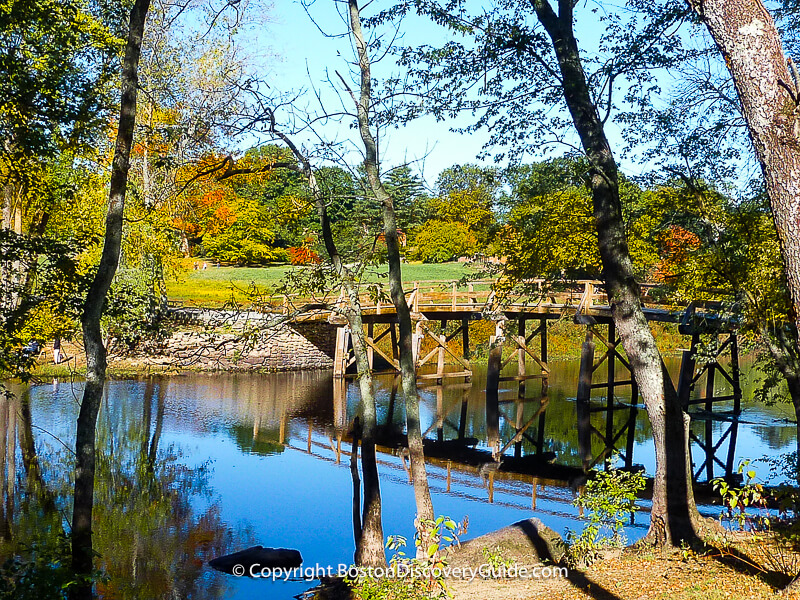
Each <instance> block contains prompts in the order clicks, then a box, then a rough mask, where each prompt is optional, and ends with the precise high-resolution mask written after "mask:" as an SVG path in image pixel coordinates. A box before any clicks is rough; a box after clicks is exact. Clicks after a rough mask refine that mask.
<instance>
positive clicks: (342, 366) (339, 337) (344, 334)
mask: <svg viewBox="0 0 800 600" xmlns="http://www.w3.org/2000/svg"><path fill="white" fill-rule="evenodd" d="M348 334H349V330H348V329H347V327H337V328H336V348H335V350H334V355H333V376H334V377H344V374H345V371H346V370H347V355H348V354H349V353H348V349H349V347H348V342H349V339H348Z"/></svg>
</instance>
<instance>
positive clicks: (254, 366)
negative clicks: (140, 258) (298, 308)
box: [147, 310, 336, 371]
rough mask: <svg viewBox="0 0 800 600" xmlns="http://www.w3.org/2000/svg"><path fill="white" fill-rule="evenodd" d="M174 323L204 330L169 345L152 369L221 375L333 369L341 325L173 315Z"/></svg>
mask: <svg viewBox="0 0 800 600" xmlns="http://www.w3.org/2000/svg"><path fill="white" fill-rule="evenodd" d="M171 316H172V317H173V322H176V323H178V324H181V325H190V324H191V325H199V326H200V327H199V328H197V327H193V328H191V329H189V328H188V327H187V328H186V329H185V330H183V331H176V332H175V333H173V334H172V336H171V337H169V338H168V339H167V340H165V342H164V344H163V345H162V347H161V348H160V351H159V352H158V353H157V354H156V355H152V356H150V357H148V359H147V362H149V363H150V364H153V365H162V366H175V367H179V368H180V367H187V368H192V367H194V368H201V369H211V370H214V369H219V370H226V371H231V370H243V371H244V370H262V371H299V370H305V369H330V368H331V367H332V366H333V355H334V346H335V343H336V326H335V325H331V324H330V323H328V322H326V321H322V322H316V321H315V322H304V323H290V324H285V323H284V324H275V323H274V322H272V321H273V318H272V317H270V316H268V315H255V314H249V315H246V316H237V317H235V318H233V319H230V318H227V317H229V315H228V314H226V313H222V312H221V311H198V310H193V311H191V313H189V312H188V311H173V314H171Z"/></svg>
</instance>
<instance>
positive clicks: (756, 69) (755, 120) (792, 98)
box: [687, 0, 800, 350]
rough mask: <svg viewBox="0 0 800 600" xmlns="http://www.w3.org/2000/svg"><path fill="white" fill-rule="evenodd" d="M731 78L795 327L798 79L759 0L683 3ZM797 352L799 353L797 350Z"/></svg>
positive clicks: (799, 295)
mask: <svg viewBox="0 0 800 600" xmlns="http://www.w3.org/2000/svg"><path fill="white" fill-rule="evenodd" d="M687 2H688V3H689V6H691V7H692V8H693V9H694V10H695V11H696V12H697V14H698V15H699V16H700V19H701V20H702V21H703V23H705V25H706V27H707V28H708V31H709V33H710V34H711V37H712V38H714V42H716V44H717V47H718V48H719V51H720V52H721V54H722V57H723V58H724V59H725V63H726V64H727V66H728V69H729V70H730V73H731V76H732V77H733V83H734V85H735V86H736V91H737V93H738V95H739V100H740V102H741V105H742V111H743V113H744V117H745V120H746V121H747V126H748V129H749V130H750V139H751V140H752V142H753V148H754V149H755V152H756V156H757V157H758V161H759V163H760V164H761V170H762V172H763V174H764V182H765V184H766V188H767V195H768V196H769V201H770V206H771V208H772V218H773V219H774V221H775V228H776V230H777V231H778V239H779V240H780V246H781V255H782V257H783V262H784V268H785V269H786V279H787V282H788V287H789V293H790V295H791V298H792V306H793V309H794V314H793V315H792V316H791V318H792V319H793V320H794V321H795V325H796V326H797V327H798V328H800V97H798V96H800V80H798V74H797V70H796V69H794V68H793V69H792V71H791V72H790V70H789V66H788V63H787V60H786V58H785V56H784V54H783V46H782V44H781V38H780V34H779V33H778V29H777V27H776V26H775V22H774V21H773V20H772V17H771V16H770V14H769V12H768V11H767V9H766V8H765V7H764V5H763V3H762V2H761V0H687ZM799 350H800V349H799Z"/></svg>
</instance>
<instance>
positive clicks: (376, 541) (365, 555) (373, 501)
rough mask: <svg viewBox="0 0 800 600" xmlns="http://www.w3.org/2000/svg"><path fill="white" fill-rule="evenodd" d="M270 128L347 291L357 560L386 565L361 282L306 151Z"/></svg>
mask: <svg viewBox="0 0 800 600" xmlns="http://www.w3.org/2000/svg"><path fill="white" fill-rule="evenodd" d="M269 116H270V123H271V131H272V133H273V134H275V135H276V136H277V137H278V138H280V139H281V140H282V141H283V142H284V143H285V144H286V145H287V146H288V147H289V149H290V150H291V151H292V153H293V154H294V156H295V158H296V159H297V160H298V161H299V162H300V164H301V165H302V169H301V170H302V172H303V174H304V175H305V177H306V179H307V180H308V186H309V189H310V190H311V196H312V198H313V199H314V206H315V208H316V211H317V218H318V220H319V224H320V229H321V231H322V241H323V244H324V245H325V251H326V252H327V254H328V257H329V258H330V260H331V263H332V264H333V268H334V271H335V272H336V275H337V278H338V280H339V281H340V282H341V284H342V287H343V289H344V292H345V296H346V300H347V306H346V307H345V309H344V311H343V312H344V316H345V318H346V319H347V323H348V325H349V327H350V333H351V335H352V339H353V354H355V357H356V367H357V369H358V385H359V392H360V395H361V416H362V418H363V424H362V426H361V467H362V470H363V475H364V507H363V511H362V512H363V515H362V523H361V528H360V530H361V533H360V536H359V538H360V541H359V542H358V543H357V544H356V563H357V564H359V565H363V566H373V567H382V566H386V554H385V552H384V549H383V523H382V510H381V491H380V479H379V477H378V461H377V457H376V455H375V436H376V434H377V428H378V425H377V422H378V411H377V408H376V406H375V389H374V385H373V380H372V370H371V369H370V366H369V359H368V358H367V341H366V337H365V335H364V323H363V320H362V318H361V301H360V300H359V297H358V282H357V281H356V280H355V278H354V276H353V273H352V272H351V271H350V269H349V268H348V267H347V266H346V265H345V264H344V262H343V261H342V257H341V255H340V254H339V250H338V249H337V247H336V243H335V242H334V240H333V231H332V229H331V220H330V216H329V215H328V208H327V204H326V201H325V197H324V194H323V191H322V189H321V188H320V186H319V184H318V182H317V179H316V176H315V174H314V171H313V169H312V168H311V163H310V162H309V160H308V158H307V157H306V156H305V154H304V153H303V152H301V151H300V149H299V148H298V147H297V146H296V145H295V144H294V142H293V141H292V140H291V138H290V137H289V136H287V135H286V134H283V133H281V132H279V131H277V130H276V128H275V122H274V115H272V114H271V113H270V115H269Z"/></svg>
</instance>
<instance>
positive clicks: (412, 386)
mask: <svg viewBox="0 0 800 600" xmlns="http://www.w3.org/2000/svg"><path fill="white" fill-rule="evenodd" d="M348 8H349V11H350V30H351V32H352V34H353V41H354V42H355V47H356V52H357V55H358V64H359V70H360V74H361V82H360V83H361V86H360V95H359V98H358V99H357V100H356V111H357V118H358V130H359V133H360V135H361V141H362V142H363V144H364V151H365V152H364V170H365V171H366V174H367V180H368V181H369V186H370V189H371V190H372V193H373V194H375V197H376V198H377V200H378V202H380V204H381V208H382V211H383V233H384V238H385V240H386V251H387V256H388V263H389V292H390V294H391V297H392V304H394V307H395V312H396V313H397V320H398V322H399V331H400V338H399V344H398V345H399V347H400V357H399V358H400V378H401V381H402V386H403V395H404V396H405V399H406V430H407V435H408V454H409V459H410V461H411V480H412V483H413V485H414V499H415V500H416V505H417V519H418V520H419V521H420V522H421V521H432V520H433V518H434V513H433V502H432V501H431V492H430V487H429V486H428V474H427V471H426V468H425V453H424V450H423V445H422V426H421V425H420V411H419V393H418V391H417V373H416V369H415V367H414V356H413V352H412V339H413V338H412V329H411V310H410V309H409V307H408V303H407V302H406V296H405V292H404V291H403V274H402V269H401V266H400V241H399V239H398V236H397V216H396V213H395V209H394V200H393V199H392V197H391V196H390V195H389V193H388V192H387V191H386V188H384V186H383V183H382V182H381V178H380V170H379V165H378V147H377V144H376V142H375V138H374V137H373V135H372V132H371V131H370V118H369V110H370V103H371V97H372V79H371V77H372V76H371V66H370V58H369V52H368V50H367V45H366V42H365V40H364V33H363V31H362V28H361V15H360V12H359V8H358V2H357V0H348ZM421 530H422V529H421V528H420V531H421Z"/></svg>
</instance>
